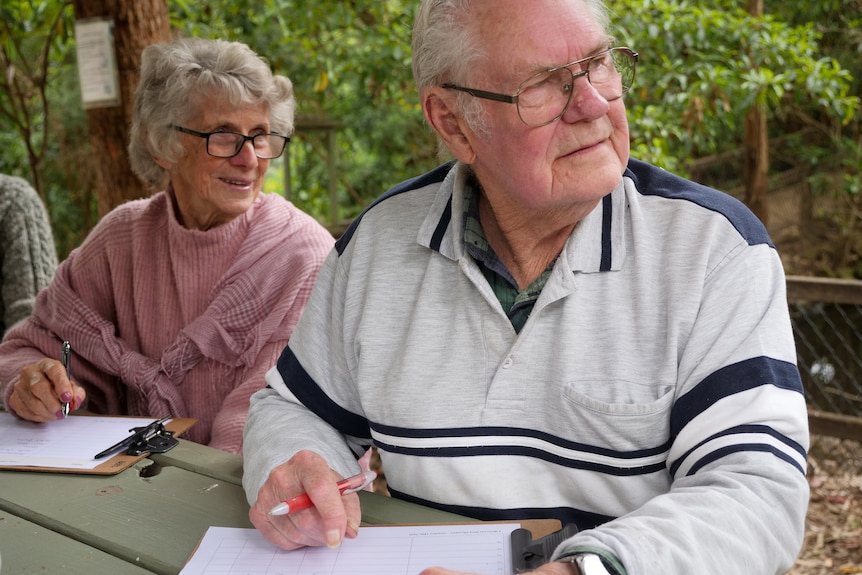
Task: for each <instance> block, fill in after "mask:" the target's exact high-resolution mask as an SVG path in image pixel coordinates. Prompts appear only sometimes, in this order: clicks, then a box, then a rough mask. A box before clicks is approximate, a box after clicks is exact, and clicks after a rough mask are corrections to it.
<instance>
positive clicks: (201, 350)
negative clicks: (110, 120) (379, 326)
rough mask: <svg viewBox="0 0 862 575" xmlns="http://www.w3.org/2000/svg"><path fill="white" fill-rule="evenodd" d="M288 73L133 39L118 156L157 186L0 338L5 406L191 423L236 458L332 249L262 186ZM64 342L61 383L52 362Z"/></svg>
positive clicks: (214, 50) (199, 438) (220, 44)
mask: <svg viewBox="0 0 862 575" xmlns="http://www.w3.org/2000/svg"><path fill="white" fill-rule="evenodd" d="M294 108H295V102H294V98H293V91H292V86H291V83H290V81H289V80H288V79H287V78H285V77H283V76H277V75H273V74H272V73H271V72H270V69H269V66H268V65H267V63H266V62H265V61H264V60H262V59H261V58H260V57H258V56H257V55H256V54H255V53H254V52H252V51H251V50H250V49H249V48H248V47H247V46H245V45H244V44H240V43H235V42H225V41H218V40H215V41H213V40H201V39H180V40H176V41H174V42H171V43H168V44H163V45H153V46H149V47H147V48H146V49H145V50H144V52H143V56H142V67H141V80H140V84H139V86H138V89H137V92H136V95H135V107H134V115H135V117H134V121H133V124H132V130H131V142H130V145H129V153H130V155H131V160H132V166H133V168H134V170H135V172H136V173H137V174H138V175H139V176H140V177H141V178H142V179H144V180H145V181H146V182H147V183H149V184H150V185H152V186H153V187H154V188H155V189H161V190H162V191H160V192H159V193H157V194H155V195H154V196H152V197H151V198H149V199H145V200H137V201H132V202H128V203H126V204H123V205H121V206H119V207H117V208H116V209H114V210H113V211H112V212H111V213H109V214H108V215H106V216H105V217H104V218H103V219H102V220H101V221H100V222H99V224H98V225H97V226H96V227H95V228H94V229H93V230H92V232H91V233H90V234H89V236H88V237H87V239H86V240H85V241H84V242H83V244H82V245H81V246H80V247H79V248H78V249H76V250H74V251H73V252H72V253H71V254H70V255H69V257H68V259H67V260H65V261H64V262H63V263H61V264H60V266H59V267H58V268H57V273H56V276H55V279H54V281H53V282H52V283H51V285H50V286H49V287H48V288H47V289H45V290H43V292H42V293H41V294H40V295H39V297H38V298H37V300H36V306H35V309H34V311H33V313H32V315H31V316H30V317H29V318H27V319H26V320H25V321H23V322H21V323H20V324H18V325H17V326H16V327H15V328H14V329H12V330H10V332H9V333H8V334H7V335H6V337H5V338H4V340H3V343H2V345H0V384H2V385H4V386H5V390H4V397H5V401H6V406H7V408H8V409H10V410H11V411H13V412H14V413H15V414H17V415H18V416H20V417H22V418H24V419H29V420H32V421H42V422H44V421H50V420H55V419H58V418H62V417H64V413H65V408H66V407H69V408H71V409H76V408H79V407H85V408H86V409H87V410H88V411H90V412H95V413H100V414H128V415H146V416H150V417H154V418H156V417H164V416H167V415H170V416H173V417H191V418H195V419H197V423H196V425H195V426H193V427H192V428H191V429H190V430H189V431H188V432H187V433H186V435H185V437H186V438H188V439H191V440H193V441H196V442H199V443H204V444H208V445H210V446H213V447H217V448H220V449H224V450H227V451H232V452H241V448H242V430H243V426H244V423H245V418H246V412H247V410H248V404H249V397H250V396H251V394H252V393H254V392H255V391H257V390H258V389H259V388H261V387H262V386H263V385H264V374H265V372H266V370H267V369H268V368H270V367H272V366H273V365H274V364H275V362H276V361H277V359H278V356H279V353H280V352H281V350H282V349H283V348H284V347H285V345H287V341H288V338H289V337H290V334H291V332H292V331H293V328H294V326H295V325H296V322H297V320H298V319H299V316H300V313H301V311H302V309H303V307H304V305H305V303H306V300H307V299H308V296H309V293H310V291H311V286H312V284H313V283H314V280H315V278H316V276H317V272H318V270H319V268H320V266H321V264H322V262H323V260H324V258H325V257H326V255H327V254H328V253H329V251H330V249H331V248H332V245H333V242H334V240H333V238H332V236H331V235H330V234H329V233H328V232H327V231H326V230H325V229H324V228H323V227H322V226H321V225H320V224H318V223H317V222H316V221H315V220H314V219H313V218H311V217H310V216H308V215H307V214H305V213H303V212H302V211H300V210H299V209H297V208H296V207H294V206H293V205H292V204H290V203H289V202H287V201H286V200H284V199H283V198H281V197H279V196H277V195H273V194H262V193H261V187H262V186H263V181H264V176H265V174H266V170H267V168H268V167H269V162H270V160H272V159H274V158H278V157H279V156H281V154H282V152H283V151H284V147H285V145H286V144H287V142H288V140H289V137H288V135H289V134H290V133H291V132H292V131H293V113H294ZM63 341H69V342H70V343H71V346H72V361H71V362H70V363H71V378H67V377H66V371H65V368H64V367H63V365H62V364H61V362H60V361H58V360H57V358H58V357H59V355H60V351H61V345H62V342H63Z"/></svg>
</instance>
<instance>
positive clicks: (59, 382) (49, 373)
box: [36, 357, 76, 403]
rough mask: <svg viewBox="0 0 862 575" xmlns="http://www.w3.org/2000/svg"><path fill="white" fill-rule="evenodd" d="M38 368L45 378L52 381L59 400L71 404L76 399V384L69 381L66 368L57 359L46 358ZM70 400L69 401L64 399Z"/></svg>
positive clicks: (40, 362)
mask: <svg viewBox="0 0 862 575" xmlns="http://www.w3.org/2000/svg"><path fill="white" fill-rule="evenodd" d="M36 366H37V367H38V368H39V369H41V370H42V372H43V373H44V374H45V376H46V377H47V378H48V379H50V380H51V384H52V385H53V387H54V393H55V394H56V396H57V398H58V400H60V401H63V402H65V403H70V402H71V400H72V399H74V398H75V394H76V391H75V384H74V383H72V380H71V379H69V376H68V375H67V372H66V366H64V365H63V364H62V363H61V362H59V361H57V360H56V359H49V358H47V357H46V358H45V359H42V360H41V361H39V363H37V364H36ZM62 398H68V399H62Z"/></svg>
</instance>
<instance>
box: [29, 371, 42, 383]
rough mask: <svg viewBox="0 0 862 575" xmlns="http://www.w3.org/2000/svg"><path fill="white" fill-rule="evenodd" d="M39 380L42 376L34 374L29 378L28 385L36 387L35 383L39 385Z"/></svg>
mask: <svg viewBox="0 0 862 575" xmlns="http://www.w3.org/2000/svg"><path fill="white" fill-rule="evenodd" d="M40 379H42V376H41V375H39V374H38V373H34V374H33V375H31V376H30V385H36V384H37V383H39V380H40Z"/></svg>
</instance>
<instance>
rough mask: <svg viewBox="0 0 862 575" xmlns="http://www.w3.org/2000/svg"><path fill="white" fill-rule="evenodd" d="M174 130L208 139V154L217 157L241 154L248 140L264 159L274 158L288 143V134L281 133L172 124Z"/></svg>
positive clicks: (259, 156) (256, 152)
mask: <svg viewBox="0 0 862 575" xmlns="http://www.w3.org/2000/svg"><path fill="white" fill-rule="evenodd" d="M171 127H172V128H173V129H174V130H176V131H178V132H182V133H183V134H190V135H192V136H197V137H198V138H204V139H205V140H206V141H207V154H209V155H210V156H214V157H216V158H233V157H234V156H236V155H237V154H239V152H240V150H242V147H243V146H244V145H245V143H246V142H251V146H252V148H254V153H255V155H256V156H257V157H258V158H260V159H262V160H272V159H273V158H277V157H279V156H280V155H281V154H282V153H283V152H284V148H285V146H286V145H287V143H288V142H289V141H290V138H289V137H288V136H282V135H281V134H255V135H254V136H246V135H245V134H240V133H239V132H198V131H196V130H190V129H188V128H183V127H182V126H171Z"/></svg>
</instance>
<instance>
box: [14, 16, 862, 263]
mask: <svg viewBox="0 0 862 575" xmlns="http://www.w3.org/2000/svg"><path fill="white" fill-rule="evenodd" d="M607 1H608V4H609V7H610V9H611V11H612V14H613V17H612V22H613V24H614V28H615V29H614V33H615V34H616V35H617V36H618V37H619V44H625V45H629V46H631V47H632V48H633V49H635V50H637V51H638V52H640V62H639V66H638V76H637V78H636V79H635V87H634V88H633V90H632V92H631V93H630V94H629V95H628V96H627V106H628V108H629V120H630V127H631V133H632V154H633V156H635V157H638V158H641V159H644V160H647V161H652V162H654V163H657V164H659V165H663V166H665V167H666V168H668V169H670V170H673V171H677V172H681V173H687V172H688V171H689V170H690V169H691V165H692V162H693V161H694V160H695V159H697V158H702V157H705V156H711V155H714V154H720V153H726V152H729V151H732V150H736V149H738V148H739V147H740V145H741V142H742V140H743V131H744V126H743V121H744V118H745V115H746V112H747V111H748V110H749V109H750V108H751V107H752V106H755V105H756V106H762V107H763V108H764V109H766V110H768V112H769V115H770V121H769V126H770V129H771V131H772V134H773V136H779V135H782V136H783V135H786V134H797V136H795V137H785V138H784V139H783V144H782V150H781V154H782V156H783V157H785V158H787V159H788V161H789V162H792V163H797V164H798V163H804V164H806V165H808V166H809V167H810V169H811V173H812V184H813V185H814V187H815V189H822V190H824V191H825V190H829V192H830V193H834V194H835V195H836V197H840V198H841V199H842V201H844V200H845V199H846V200H847V201H853V202H860V201H862V200H859V198H860V196H862V194H860V189H862V185H861V184H860V179H859V173H860V170H862V161H860V160H861V159H860V152H859V150H860V130H859V126H860V119H859V98H858V94H860V93H862V84H861V83H860V80H862V63H860V60H862V59H860V58H859V54H860V53H862V16H860V14H862V0H823V1H821V2H815V3H793V4H787V3H785V2H782V3H779V2H775V1H773V2H768V1H767V2H766V13H767V16H766V17H763V18H760V19H756V20H755V19H753V18H752V17H751V16H749V15H748V14H747V13H746V12H745V11H744V9H743V7H744V6H743V4H744V3H742V2H739V1H738V0H718V1H717V2H713V3H708V4H707V3H702V2H701V3H697V2H694V1H689V0H607ZM166 2H167V4H168V8H169V13H170V16H171V20H172V25H173V27H174V28H175V29H176V30H178V31H180V32H181V33H183V34H186V35H194V36H200V37H208V38H216V37H218V38H225V39H229V40H239V41H242V42H245V43H247V44H249V45H250V46H251V47H252V48H253V49H254V50H255V51H257V52H258V53H260V54H262V55H264V56H265V57H266V58H267V60H268V61H269V62H270V64H271V66H272V68H273V69H274V70H275V71H276V72H277V73H280V74H284V75H287V76H288V77H290V78H291V80H292V81H293V83H294V87H295V91H296V96H297V102H298V114H299V118H298V120H299V121H298V131H297V134H296V135H295V137H294V138H293V140H292V142H291V144H290V147H289V155H290V162H289V165H290V172H289V174H288V176H287V179H288V182H289V185H285V178H286V176H285V171H284V167H285V163H283V162H280V161H276V162H273V163H272V165H271V168H270V175H269V178H268V180H267V182H266V185H265V190H266V191H268V192H282V191H283V190H284V189H286V188H289V190H290V198H291V199H292V200H293V201H294V202H295V203H296V204H297V205H299V206H300V207H301V208H303V209H304V210H306V211H308V212H309V213H311V214H313V215H315V216H316V217H318V218H319V219H320V220H321V221H324V222H328V223H329V222H330V220H331V219H332V215H331V213H332V207H333V206H331V205H330V169H329V166H328V163H327V161H328V160H329V155H330V153H329V152H330V148H329V142H328V140H327V137H328V133H327V132H326V131H325V130H319V129H312V127H311V126H312V125H313V124H314V122H315V121H317V120H320V119H322V120H324V121H325V122H327V123H329V124H330V125H336V126H337V132H336V149H337V153H336V156H337V169H336V170H335V173H336V179H335V185H334V188H335V192H336V204H337V214H336V216H335V219H336V220H341V219H347V218H351V217H353V216H354V215H356V214H357V213H358V211H359V210H361V209H362V208H363V207H364V206H365V205H367V203H368V202H369V201H371V199H373V198H374V197H376V196H378V195H379V194H380V193H382V192H383V191H385V190H386V189H388V188H389V187H391V186H392V185H394V184H395V183H397V182H399V181H401V180H404V179H406V178H409V177H412V176H415V175H417V174H419V173H421V172H423V171H425V170H427V169H430V168H431V167H433V166H434V165H436V164H437V163H438V159H437V156H436V141H435V139H434V137H433V135H432V134H431V133H430V131H429V130H428V129H427V128H426V127H425V126H424V123H423V120H422V114H421V110H420V109H419V103H418V97H417V94H416V90H415V88H414V87H413V82H412V75H411V69H410V47H409V42H410V28H411V25H412V20H413V16H414V13H415V9H416V4H417V2H415V0H377V1H375V0H315V1H314V2H310V1H308V0H201V1H194V2H193V1H192V0H166ZM0 18H2V22H3V23H4V24H3V26H5V28H4V29H3V31H4V33H3V34H2V36H0V50H2V51H0V54H3V55H4V57H5V58H6V59H7V60H8V61H10V62H12V63H13V66H14V69H15V70H18V71H22V76H23V77H27V78H30V80H31V82H30V85H31V88H30V91H29V92H27V94H28V95H35V96H37V97H36V98H30V99H27V100H22V101H26V105H25V106H24V107H23V108H22V109H25V110H27V114H26V115H25V116H24V117H25V118H26V119H27V122H28V123H27V124H26V125H25V124H23V123H22V122H21V121H20V118H21V117H22V116H20V115H17V116H16V115H15V113H13V110H14V108H13V107H12V104H11V102H12V100H13V98H12V94H13V93H14V91H13V89H12V88H11V87H10V86H8V85H0V145H2V146H3V149H4V154H3V155H2V157H0V170H3V171H6V172H8V173H15V174H18V175H25V176H27V174H28V173H29V174H30V176H31V177H29V178H28V179H31V180H33V179H34V178H35V177H36V176H38V177H39V179H40V180H41V181H43V182H44V186H42V192H43V194H44V197H46V199H47V203H48V204H49V209H50V213H51V215H52V221H53V222H54V226H55V235H56V236H57V238H58V246H61V247H60V250H59V251H60V253H61V256H62V255H65V253H67V252H68V249H70V248H71V247H72V246H74V245H76V244H77V242H78V241H79V240H80V238H81V237H82V235H83V233H85V232H86V230H87V229H89V227H90V225H92V222H93V221H94V217H95V216H94V214H95V211H94V209H93V203H94V201H95V200H94V198H93V197H92V196H93V194H92V189H93V184H92V182H93V175H92V173H91V171H90V170H91V169H90V168H89V167H88V166H90V159H89V158H88V151H87V150H88V144H87V137H86V120H85V115H84V112H83V110H82V109H81V107H80V103H79V102H80V98H79V93H78V87H77V71H76V68H75V63H74V38H73V37H72V33H71V31H72V20H73V15H72V9H71V3H70V0H2V2H0ZM40 57H41V58H43V59H42V60H39V58H40ZM46 58H47V60H46ZM40 61H41V62H46V63H47V64H48V65H47V67H45V68H44V73H41V72H40V71H41V70H42V69H40V68H39V67H38V65H36V66H31V65H30V64H29V63H30V62H40ZM4 65H5V66H6V68H5V69H6V70H7V72H8V69H9V66H8V64H7V63H6V62H4ZM28 66H30V67H28ZM6 77H8V73H7V74H6ZM0 81H2V80H0ZM40 87H41V88H40ZM42 88H44V89H43V93H44V95H45V97H44V101H45V102H46V103H47V104H49V105H47V106H42V104H41V102H40V99H39V98H38V95H39V94H40V92H39V90H40V89H42ZM803 129H804V130H805V131H804V132H803V131H802V130H803ZM812 133H813V134H814V136H811V134H812ZM802 134H804V136H803V135H802ZM31 167H32V169H31ZM70 167H74V169H70ZM33 170H35V172H34V171H33ZM836 173H837V174H838V176H839V177H835V175H834V174H836ZM853 205H854V206H855V205H856V204H853ZM860 212H862V210H860V209H857V208H854V209H853V210H849V209H848V210H847V214H851V213H860ZM853 218H856V219H858V217H857V216H855V215H853V216H849V215H848V216H847V218H846V221H844V222H843V223H842V224H841V225H842V227H843V228H844V229H847V230H848V233H849V230H852V229H854V226H853V223H854V221H855V220H854V219H853Z"/></svg>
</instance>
